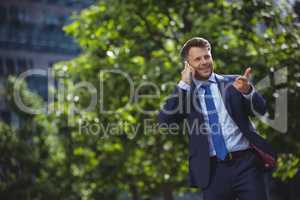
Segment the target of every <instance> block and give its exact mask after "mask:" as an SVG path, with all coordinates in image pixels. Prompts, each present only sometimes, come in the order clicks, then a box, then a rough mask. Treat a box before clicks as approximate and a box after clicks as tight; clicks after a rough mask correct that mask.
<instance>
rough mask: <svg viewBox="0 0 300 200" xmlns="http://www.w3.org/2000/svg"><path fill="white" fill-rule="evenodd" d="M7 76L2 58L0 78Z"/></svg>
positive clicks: (0, 59)
mask: <svg viewBox="0 0 300 200" xmlns="http://www.w3.org/2000/svg"><path fill="white" fill-rule="evenodd" d="M4 75H5V66H4V64H3V59H2V58H0V77H1V76H4Z"/></svg>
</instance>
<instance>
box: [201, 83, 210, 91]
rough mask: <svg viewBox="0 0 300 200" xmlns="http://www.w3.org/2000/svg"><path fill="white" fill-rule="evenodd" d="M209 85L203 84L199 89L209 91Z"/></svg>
mask: <svg viewBox="0 0 300 200" xmlns="http://www.w3.org/2000/svg"><path fill="white" fill-rule="evenodd" d="M209 86H210V84H209V83H203V84H202V85H201V88H202V89H204V90H205V91H207V90H208V89H209Z"/></svg>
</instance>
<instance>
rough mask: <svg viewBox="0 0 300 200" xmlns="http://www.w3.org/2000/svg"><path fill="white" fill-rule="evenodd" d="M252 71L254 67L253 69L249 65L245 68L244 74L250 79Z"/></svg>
mask: <svg viewBox="0 0 300 200" xmlns="http://www.w3.org/2000/svg"><path fill="white" fill-rule="evenodd" d="M251 73H252V69H251V67H248V68H247V69H246V70H245V72H244V75H243V76H244V77H246V78H247V79H248V78H250V76H251Z"/></svg>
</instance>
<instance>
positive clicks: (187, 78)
mask: <svg viewBox="0 0 300 200" xmlns="http://www.w3.org/2000/svg"><path fill="white" fill-rule="evenodd" d="M194 75H195V70H194V69H193V67H191V66H190V64H189V63H188V61H184V69H183V70H182V71H181V80H182V81H184V82H185V83H187V84H189V85H190V84H191V82H192V78H193V77H194Z"/></svg>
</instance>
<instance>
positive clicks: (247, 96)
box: [242, 84, 255, 99]
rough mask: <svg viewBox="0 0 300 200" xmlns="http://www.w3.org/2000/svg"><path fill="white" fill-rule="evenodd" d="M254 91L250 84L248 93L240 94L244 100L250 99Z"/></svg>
mask: <svg viewBox="0 0 300 200" xmlns="http://www.w3.org/2000/svg"><path fill="white" fill-rule="evenodd" d="M254 92H255V89H254V87H253V86H252V85H251V84H250V88H249V91H248V92H247V93H242V95H243V96H244V97H245V98H246V99H251V97H252V95H253V94H254Z"/></svg>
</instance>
